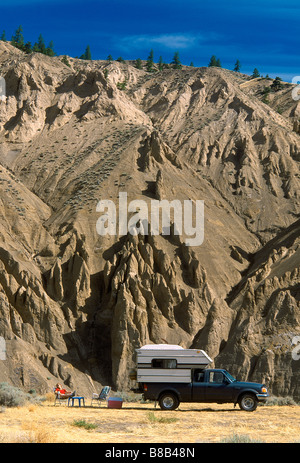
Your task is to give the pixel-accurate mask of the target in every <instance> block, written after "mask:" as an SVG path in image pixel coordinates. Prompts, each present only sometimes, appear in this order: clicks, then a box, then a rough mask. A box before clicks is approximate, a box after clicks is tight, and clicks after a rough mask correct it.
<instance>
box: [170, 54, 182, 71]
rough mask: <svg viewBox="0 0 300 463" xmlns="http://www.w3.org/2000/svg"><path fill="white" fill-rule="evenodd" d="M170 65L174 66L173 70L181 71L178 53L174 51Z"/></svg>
mask: <svg viewBox="0 0 300 463" xmlns="http://www.w3.org/2000/svg"><path fill="white" fill-rule="evenodd" d="M171 64H173V65H174V68H175V69H181V68H182V64H181V62H180V59H179V52H178V51H176V52H175V53H174V57H173V61H172V63H171Z"/></svg>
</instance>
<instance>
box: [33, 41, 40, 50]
mask: <svg viewBox="0 0 300 463" xmlns="http://www.w3.org/2000/svg"><path fill="white" fill-rule="evenodd" d="M32 51H34V52H35V53H39V52H40V49H39V46H38V44H37V42H35V43H34V45H33V47H32Z"/></svg>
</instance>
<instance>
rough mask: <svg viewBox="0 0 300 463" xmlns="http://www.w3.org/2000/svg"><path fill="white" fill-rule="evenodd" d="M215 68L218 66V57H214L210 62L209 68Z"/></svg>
mask: <svg viewBox="0 0 300 463" xmlns="http://www.w3.org/2000/svg"><path fill="white" fill-rule="evenodd" d="M213 66H217V57H216V55H212V57H211V58H210V61H209V63H208V67H213Z"/></svg>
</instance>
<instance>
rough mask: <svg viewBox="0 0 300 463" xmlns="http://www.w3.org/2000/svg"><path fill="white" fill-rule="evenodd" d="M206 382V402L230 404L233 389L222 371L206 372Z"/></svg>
mask: <svg viewBox="0 0 300 463" xmlns="http://www.w3.org/2000/svg"><path fill="white" fill-rule="evenodd" d="M206 374H207V375H208V378H207V379H208V382H207V383H205V385H206V390H205V401H206V402H224V403H225V402H231V401H232V397H233V388H232V387H231V383H230V381H229V380H228V378H227V377H226V375H225V374H224V372H223V371H207V372H206Z"/></svg>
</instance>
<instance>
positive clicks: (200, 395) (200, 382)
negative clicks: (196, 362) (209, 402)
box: [192, 370, 207, 402]
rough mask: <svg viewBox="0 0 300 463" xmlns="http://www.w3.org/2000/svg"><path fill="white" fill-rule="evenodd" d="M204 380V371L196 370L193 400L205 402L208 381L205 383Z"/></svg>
mask: <svg viewBox="0 0 300 463" xmlns="http://www.w3.org/2000/svg"><path fill="white" fill-rule="evenodd" d="M204 380H205V374H204V371H203V370H194V375H193V389H192V400H193V402H205V390H206V386H207V383H205V382H204Z"/></svg>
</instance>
